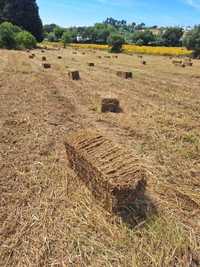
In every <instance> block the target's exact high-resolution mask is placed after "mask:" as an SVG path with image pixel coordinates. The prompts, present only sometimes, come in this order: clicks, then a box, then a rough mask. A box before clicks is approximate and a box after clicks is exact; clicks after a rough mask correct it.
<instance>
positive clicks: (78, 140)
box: [65, 130, 147, 212]
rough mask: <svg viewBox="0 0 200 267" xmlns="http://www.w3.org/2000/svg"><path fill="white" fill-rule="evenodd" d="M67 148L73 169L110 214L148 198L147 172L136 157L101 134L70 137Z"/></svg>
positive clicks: (74, 134)
mask: <svg viewBox="0 0 200 267" xmlns="http://www.w3.org/2000/svg"><path fill="white" fill-rule="evenodd" d="M65 148H66V152H67V156H68V160H69V163H70V166H71V168H72V169H73V170H74V171H75V172H76V174H77V175H78V176H79V178H80V179H81V180H82V181H83V182H84V183H85V184H86V186H87V187H88V188H89V189H90V190H91V191H92V193H93V194H94V196H95V197H96V198H97V200H99V201H100V202H101V203H102V204H103V206H104V207H105V208H106V209H107V210H108V211H110V212H118V211H119V210H120V209H121V208H126V207H128V206H129V205H131V204H133V203H134V201H135V200H136V199H138V198H142V197H143V196H144V192H145V187H146V180H147V172H146V171H145V169H144V168H143V167H141V164H140V162H139V160H138V159H137V158H136V157H134V155H133V154H131V153H130V152H128V151H126V150H124V149H123V148H122V147H119V146H117V145H116V144H114V143H113V142H111V141H110V140H108V139H106V138H104V137H103V136H102V135H100V134H99V133H95V132H92V131H84V130H83V131H78V132H74V133H72V134H71V135H68V136H67V138H66V139H65Z"/></svg>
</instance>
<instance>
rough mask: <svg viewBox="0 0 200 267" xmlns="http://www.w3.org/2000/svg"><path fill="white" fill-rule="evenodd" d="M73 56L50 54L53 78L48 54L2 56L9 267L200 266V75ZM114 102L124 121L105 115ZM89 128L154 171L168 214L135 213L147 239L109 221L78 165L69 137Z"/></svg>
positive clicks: (0, 250) (0, 122)
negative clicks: (73, 76)
mask: <svg viewBox="0 0 200 267" xmlns="http://www.w3.org/2000/svg"><path fill="white" fill-rule="evenodd" d="M72 51H73V50H72V49H71V48H68V49H66V50H64V49H62V50H60V51H59V55H60V56H62V59H59V60H58V58H57V56H58V51H56V50H47V51H46V56H47V58H48V62H49V63H50V64H51V66H52V67H51V69H47V70H44V69H43V68H42V66H41V57H42V53H41V51H39V50H36V51H35V55H36V57H35V58H34V59H31V60H30V59H29V58H28V54H27V53H25V52H14V51H5V50H4V51H3V50H1V51H0V56H1V61H0V73H1V76H0V103H1V105H0V203H1V205H0V246H1V247H0V266H9V267H12V266H13V267H14V266H19V267H21V266H95V267H96V266H97V267H99V266H116V267H117V266H134V267H144V266H145V267H146V266H148V267H150V266H152V267H154V266H157V267H162V266H163V267H187V266H190V267H192V266H195V267H196V266H200V263H199V262H200V259H199V255H200V192H199V186H200V157H199V155H200V134H199V133H200V124H199V121H200V96H199V79H200V75H199V68H200V63H199V62H198V61H194V65H193V67H186V68H177V67H176V66H174V65H173V64H172V63H171V60H170V59H167V58H164V57H153V56H145V58H144V60H146V61H147V62H148V64H147V65H146V66H143V65H141V62H140V60H139V59H138V58H137V57H136V56H128V55H119V58H118V60H115V61H113V60H112V59H109V58H105V57H104V56H105V55H106V52H103V51H102V52H101V51H98V52H97V53H96V54H95V55H94V54H93V53H92V52H90V51H88V50H86V54H85V55H82V53H80V52H77V55H73V54H72ZM72 55H73V56H72ZM99 56H101V58H99ZM72 57H74V59H75V60H72ZM91 58H92V61H93V62H94V63H95V66H96V67H95V68H88V67H87V62H89V61H90V60H91ZM67 66H69V67H70V69H71V68H72V69H78V70H79V71H80V75H81V80H80V81H72V80H69V79H68V75H67V73H68V71H67V68H66V67H67ZM116 70H121V71H130V70H132V71H133V74H134V78H133V79H132V80H124V79H119V78H118V77H116ZM109 94H110V95H115V96H116V97H117V98H118V99H119V100H120V104H121V106H122V109H123V113H118V114H115V113H106V114H101V113H99V112H96V111H95V110H96V109H95V105H96V102H97V98H101V97H103V96H105V95H106V96H108V95H109ZM89 127H90V128H94V129H97V130H99V131H100V132H101V133H102V134H103V135H105V136H107V137H108V138H109V139H112V141H113V142H116V143H119V144H121V145H122V146H124V147H127V148H128V149H131V150H132V152H133V153H134V154H135V155H136V156H137V157H139V158H140V159H141V160H142V161H143V162H144V163H145V165H146V166H148V170H149V171H150V173H151V175H150V179H149V181H148V187H147V192H146V193H147V195H148V196H149V198H151V199H152V201H153V203H154V205H155V207H156V211H157V212H156V213H154V214H152V213H150V212H148V211H146V215H147V216H146V219H145V220H143V221H141V220H140V219H139V217H137V216H138V210H137V207H135V209H133V210H131V211H130V210H129V212H131V213H132V214H135V216H134V219H135V222H137V223H138V224H137V226H136V227H130V225H127V224H126V223H124V222H123V221H122V220H121V219H120V218H118V217H115V216H111V215H110V214H109V213H107V212H106V211H105V210H104V209H103V208H102V207H101V205H100V204H99V203H98V202H97V201H96V200H95V199H94V198H93V196H92V195H91V193H90V192H89V191H88V189H87V188H86V187H85V186H84V184H82V183H81V182H80V180H79V179H78V178H77V177H76V176H75V174H74V173H73V171H72V170H71V169H70V168H69V167H68V165H67V158H66V152H65V148H64V144H63V142H64V136H66V134H68V132H70V131H71V130H76V129H79V128H89ZM138 207H139V206H138Z"/></svg>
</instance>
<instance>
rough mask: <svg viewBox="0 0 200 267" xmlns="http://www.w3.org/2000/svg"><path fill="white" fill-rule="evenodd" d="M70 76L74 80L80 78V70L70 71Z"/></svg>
mask: <svg viewBox="0 0 200 267" xmlns="http://www.w3.org/2000/svg"><path fill="white" fill-rule="evenodd" d="M68 77H69V78H70V79H72V80H80V74H79V71H77V70H76V71H69V72H68Z"/></svg>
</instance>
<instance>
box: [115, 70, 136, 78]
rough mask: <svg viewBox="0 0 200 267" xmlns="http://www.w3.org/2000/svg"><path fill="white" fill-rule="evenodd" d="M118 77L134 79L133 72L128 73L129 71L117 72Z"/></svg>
mask: <svg viewBox="0 0 200 267" xmlns="http://www.w3.org/2000/svg"><path fill="white" fill-rule="evenodd" d="M117 76H118V77H121V78H124V79H132V78H133V73H132V72H127V71H117Z"/></svg>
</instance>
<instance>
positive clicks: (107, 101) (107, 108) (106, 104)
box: [101, 98, 121, 113]
mask: <svg viewBox="0 0 200 267" xmlns="http://www.w3.org/2000/svg"><path fill="white" fill-rule="evenodd" d="M120 111H121V108H120V103H119V100H118V99H116V98H103V99H102V101H101V112H102V113H105V112H113V113H119V112H120Z"/></svg>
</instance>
